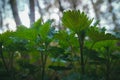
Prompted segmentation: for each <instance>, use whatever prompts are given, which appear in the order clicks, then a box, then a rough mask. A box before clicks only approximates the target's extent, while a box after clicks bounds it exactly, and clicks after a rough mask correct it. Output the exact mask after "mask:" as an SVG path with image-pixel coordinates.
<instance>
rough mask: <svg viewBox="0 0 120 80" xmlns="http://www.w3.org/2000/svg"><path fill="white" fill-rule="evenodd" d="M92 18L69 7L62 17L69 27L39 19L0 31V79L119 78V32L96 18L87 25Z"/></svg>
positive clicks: (107, 79)
mask: <svg viewBox="0 0 120 80" xmlns="http://www.w3.org/2000/svg"><path fill="white" fill-rule="evenodd" d="M92 20H93V19H89V18H88V17H87V15H86V14H85V13H84V12H80V11H79V10H69V11H65V12H64V13H63V17H62V23H63V25H64V26H65V27H67V28H69V30H68V29H64V30H59V31H56V30H55V28H54V27H52V22H53V21H52V20H48V21H46V22H42V20H41V19H39V20H38V21H36V22H35V23H34V24H33V25H32V26H31V27H30V28H27V27H26V26H23V25H21V26H18V27H17V30H16V31H14V32H13V31H6V32H4V33H2V34H0V79H2V80H54V79H57V80H120V77H119V74H120V46H119V43H118V42H119V40H120V38H119V34H118V33H116V34H114V35H113V34H111V33H106V29H105V28H98V27H97V24H98V23H99V21H97V22H96V23H95V24H94V25H93V26H90V25H91V23H92ZM81 54H82V55H81ZM82 58H83V59H82ZM82 60H83V64H81V63H82ZM83 65H84V66H83ZM81 67H84V68H81ZM83 69H84V72H85V73H84V74H83Z"/></svg>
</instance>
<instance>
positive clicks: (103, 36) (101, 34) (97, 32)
mask: <svg viewBox="0 0 120 80" xmlns="http://www.w3.org/2000/svg"><path fill="white" fill-rule="evenodd" d="M87 34H88V36H89V37H90V39H92V40H93V41H94V42H99V41H104V40H118V38H117V37H116V36H114V35H112V34H110V33H105V31H104V30H101V29H97V28H96V27H91V28H89V30H88V33H87Z"/></svg>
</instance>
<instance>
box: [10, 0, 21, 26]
mask: <svg viewBox="0 0 120 80" xmlns="http://www.w3.org/2000/svg"><path fill="white" fill-rule="evenodd" d="M10 5H11V8H12V13H13V17H14V20H15V23H16V25H17V26H18V25H21V24H22V23H21V20H20V17H19V14H18V8H17V2H16V0H10Z"/></svg>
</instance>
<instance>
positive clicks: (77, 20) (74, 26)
mask: <svg viewBox="0 0 120 80" xmlns="http://www.w3.org/2000/svg"><path fill="white" fill-rule="evenodd" d="M92 21H93V19H89V18H88V17H87V15H86V14H85V13H84V12H80V11H79V10H68V11H65V12H64V13H63V17H62V23H63V25H64V26H65V27H68V28H69V29H71V30H73V31H75V32H76V33H79V32H80V31H81V30H85V29H86V28H88V27H89V26H90V24H91V23H92Z"/></svg>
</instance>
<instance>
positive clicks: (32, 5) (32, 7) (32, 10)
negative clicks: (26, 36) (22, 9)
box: [29, 0, 35, 25]
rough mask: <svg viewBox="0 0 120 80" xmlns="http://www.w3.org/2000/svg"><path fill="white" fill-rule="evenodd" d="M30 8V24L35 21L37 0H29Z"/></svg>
mask: <svg viewBox="0 0 120 80" xmlns="http://www.w3.org/2000/svg"><path fill="white" fill-rule="evenodd" d="M29 8H30V14H29V17H30V25H32V24H33V23H34V22H35V1H34V0H29Z"/></svg>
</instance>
